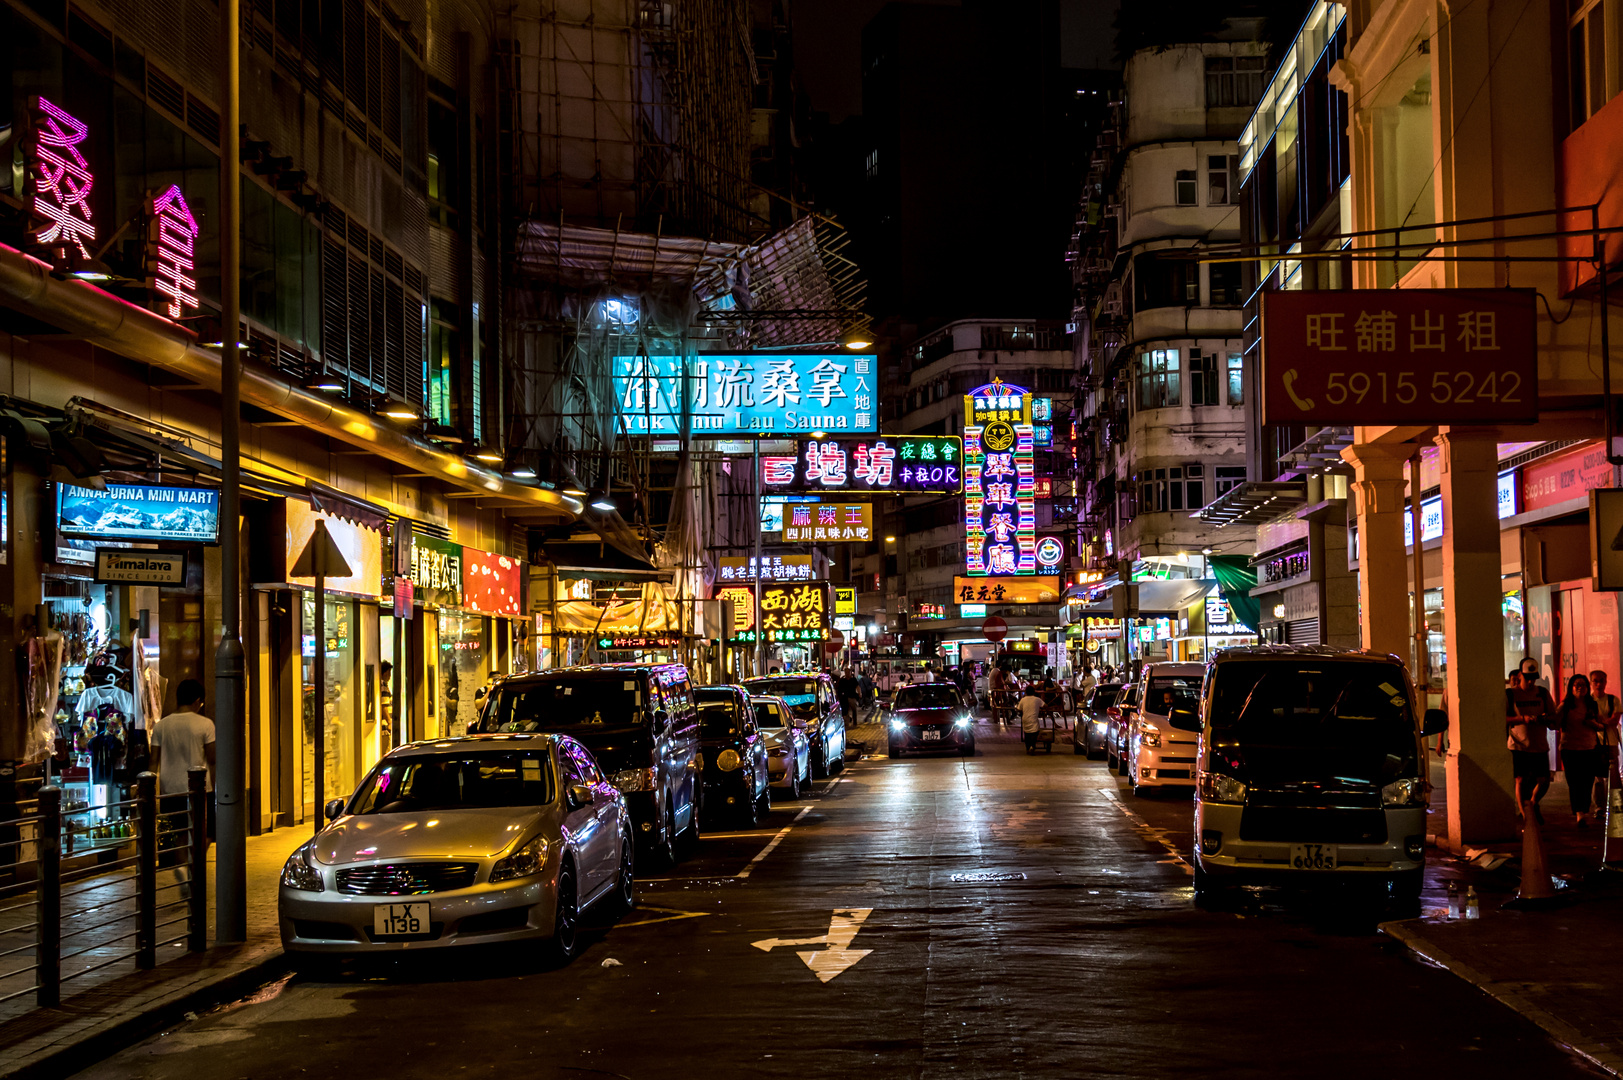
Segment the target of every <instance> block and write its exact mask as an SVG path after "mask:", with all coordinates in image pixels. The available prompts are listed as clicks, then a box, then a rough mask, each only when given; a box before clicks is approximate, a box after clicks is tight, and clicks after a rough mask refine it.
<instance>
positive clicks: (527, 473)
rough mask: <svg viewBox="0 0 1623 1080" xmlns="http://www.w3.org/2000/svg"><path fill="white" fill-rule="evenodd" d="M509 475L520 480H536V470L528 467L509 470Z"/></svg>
mask: <svg viewBox="0 0 1623 1080" xmlns="http://www.w3.org/2000/svg"><path fill="white" fill-rule="evenodd" d="M507 475H508V476H513V477H517V478H518V479H520V480H534V479H535V470H534V469H532V468H530V467H529V466H528V465H515V466H513V467H512V468H511V469H509V470H508V472H507Z"/></svg>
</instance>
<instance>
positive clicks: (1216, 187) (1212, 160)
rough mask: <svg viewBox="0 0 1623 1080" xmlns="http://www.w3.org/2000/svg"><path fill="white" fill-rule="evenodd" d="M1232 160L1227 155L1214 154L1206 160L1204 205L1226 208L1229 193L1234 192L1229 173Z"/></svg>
mask: <svg viewBox="0 0 1623 1080" xmlns="http://www.w3.org/2000/svg"><path fill="white" fill-rule="evenodd" d="M1233 160H1234V158H1233V156H1232V155H1229V154H1215V155H1212V156H1209V157H1207V159H1206V205H1207V206H1227V205H1228V204H1229V192H1231V191H1233V190H1234V184H1233V178H1232V176H1231V175H1230V173H1229V169H1230V167H1231V165H1230V163H1231V162H1233Z"/></svg>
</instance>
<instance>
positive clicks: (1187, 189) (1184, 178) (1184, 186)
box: [1173, 169, 1195, 206]
mask: <svg viewBox="0 0 1623 1080" xmlns="http://www.w3.org/2000/svg"><path fill="white" fill-rule="evenodd" d="M1173 187H1174V189H1175V191H1174V194H1175V196H1176V197H1175V199H1174V200H1173V201H1174V202H1176V203H1177V204H1178V205H1179V206H1194V205H1195V170H1193V169H1179V170H1178V174H1177V179H1176V180H1175V181H1174V183H1173Z"/></svg>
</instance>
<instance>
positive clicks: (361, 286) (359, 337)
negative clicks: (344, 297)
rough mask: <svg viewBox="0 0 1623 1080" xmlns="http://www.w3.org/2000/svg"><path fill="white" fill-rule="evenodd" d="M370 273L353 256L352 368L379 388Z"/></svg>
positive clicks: (350, 354)
mask: <svg viewBox="0 0 1623 1080" xmlns="http://www.w3.org/2000/svg"><path fill="white" fill-rule="evenodd" d="M368 277H369V272H368V270H367V267H366V264H365V263H364V262H362V261H361V260H360V259H357V258H355V257H354V256H350V259H349V370H350V372H351V374H353V375H354V376H355V378H356V379H358V380H360V381H361V382H363V383H366V384H367V385H368V386H371V387H373V389H376V388H377V384H376V383H375V382H374V381H373V378H372V361H371V356H372V335H371V312H370V311H369V310H368V309H369V308H370V307H371V304H370V292H371V290H370V289H369V288H368V285H369V282H368V280H367V279H368Z"/></svg>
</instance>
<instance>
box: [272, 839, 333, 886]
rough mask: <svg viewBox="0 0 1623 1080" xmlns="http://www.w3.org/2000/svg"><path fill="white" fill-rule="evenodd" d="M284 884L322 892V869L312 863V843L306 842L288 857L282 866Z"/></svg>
mask: <svg viewBox="0 0 1623 1080" xmlns="http://www.w3.org/2000/svg"><path fill="white" fill-rule="evenodd" d="M282 884H283V885H286V886H287V887H288V888H290V889H298V890H299V891H300V892H321V891H322V889H323V888H325V886H323V885H322V883H321V871H320V870H317V869H316V868H315V867H313V866H311V865H310V845H309V844H304V845H302V846H300V847H299V849H298V850H297V851H295V852H294V853H293V854H291V855H289V856H288V857H287V863H286V864H285V865H283V867H282Z"/></svg>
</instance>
